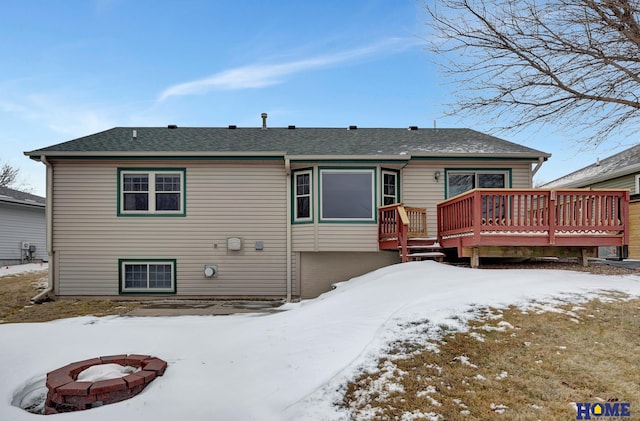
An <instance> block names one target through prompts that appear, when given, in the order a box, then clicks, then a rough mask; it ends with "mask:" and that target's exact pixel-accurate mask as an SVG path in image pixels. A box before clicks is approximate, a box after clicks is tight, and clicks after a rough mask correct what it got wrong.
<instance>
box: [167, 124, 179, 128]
mask: <svg viewBox="0 0 640 421" xmlns="http://www.w3.org/2000/svg"><path fill="white" fill-rule="evenodd" d="M177 128H178V126H177V125H175V124H169V125H168V126H167V129H177Z"/></svg>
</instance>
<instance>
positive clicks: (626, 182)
mask: <svg viewBox="0 0 640 421" xmlns="http://www.w3.org/2000/svg"><path fill="white" fill-rule="evenodd" d="M637 175H638V174H629V175H625V176H624V177H618V178H612V179H611V180H607V181H603V182H600V183H596V184H593V185H591V186H588V187H592V188H594V189H627V190H629V191H630V192H631V194H636V193H640V192H638V191H636V188H637V186H636V176H637ZM585 187H587V186H585Z"/></svg>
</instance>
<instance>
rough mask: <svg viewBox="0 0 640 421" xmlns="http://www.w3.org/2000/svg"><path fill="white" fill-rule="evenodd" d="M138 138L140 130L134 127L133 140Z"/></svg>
mask: <svg viewBox="0 0 640 421" xmlns="http://www.w3.org/2000/svg"><path fill="white" fill-rule="evenodd" d="M136 139H138V131H137V130H136V129H133V132H132V133H131V140H136Z"/></svg>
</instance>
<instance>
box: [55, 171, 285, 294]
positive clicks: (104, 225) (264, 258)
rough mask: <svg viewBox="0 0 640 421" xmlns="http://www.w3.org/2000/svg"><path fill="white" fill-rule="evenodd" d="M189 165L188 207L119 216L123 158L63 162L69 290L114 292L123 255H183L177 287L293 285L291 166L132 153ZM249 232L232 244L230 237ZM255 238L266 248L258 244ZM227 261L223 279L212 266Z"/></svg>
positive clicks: (59, 197) (259, 289)
mask: <svg viewBox="0 0 640 421" xmlns="http://www.w3.org/2000/svg"><path fill="white" fill-rule="evenodd" d="M126 166H128V167H135V168H143V167H144V168H162V167H172V168H175V167H183V168H186V198H187V202H186V216H185V217H153V216H136V217H134V216H128V217H123V216H120V217H118V216H117V209H116V202H117V200H116V199H117V194H118V192H117V168H118V167H124V166H123V165H122V164H118V163H116V162H105V161H95V162H65V163H64V164H63V165H61V164H58V163H56V165H55V169H54V196H53V218H54V221H53V226H54V231H53V247H54V250H55V252H56V255H57V260H58V261H59V289H58V291H59V294H60V295H115V294H118V291H119V279H118V259H151V258H154V259H158V258H166V259H176V265H177V294H178V295H200V296H206V295H229V296H244V295H279V296H283V295H284V294H285V293H286V207H285V206H283V204H284V203H285V200H286V190H285V179H286V175H285V171H284V165H283V164H282V163H281V162H277V163H276V162H273V163H268V162H262V163H257V162H246V163H242V165H238V164H237V163H220V162H214V161H195V162H194V161H186V162H175V161H171V162H169V163H167V162H132V161H127V165H126ZM229 237H238V238H241V239H242V242H243V249H242V250H241V251H227V239H228V238H229ZM256 241H262V242H263V243H264V250H262V251H257V250H255V243H256ZM207 263H214V264H217V265H218V266H219V273H218V277H217V278H206V277H205V276H204V275H203V268H204V265H205V264H207Z"/></svg>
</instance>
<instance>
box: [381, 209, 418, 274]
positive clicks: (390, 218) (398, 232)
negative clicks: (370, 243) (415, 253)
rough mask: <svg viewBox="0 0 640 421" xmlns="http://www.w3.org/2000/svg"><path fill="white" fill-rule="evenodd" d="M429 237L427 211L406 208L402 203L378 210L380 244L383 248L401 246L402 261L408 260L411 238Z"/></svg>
mask: <svg viewBox="0 0 640 421" xmlns="http://www.w3.org/2000/svg"><path fill="white" fill-rule="evenodd" d="M426 236H427V210H426V209H425V208H410V207H405V206H403V205H402V204H401V203H395V204H393V205H387V206H381V207H380V208H378V242H379V243H380V245H381V246H382V247H384V245H385V244H391V245H393V246H394V247H397V246H399V247H400V248H401V251H402V256H403V257H402V259H403V260H402V261H403V262H405V261H406V260H405V259H406V255H407V253H406V251H407V242H408V240H409V238H425V237H426Z"/></svg>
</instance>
